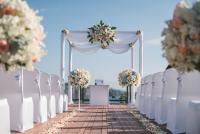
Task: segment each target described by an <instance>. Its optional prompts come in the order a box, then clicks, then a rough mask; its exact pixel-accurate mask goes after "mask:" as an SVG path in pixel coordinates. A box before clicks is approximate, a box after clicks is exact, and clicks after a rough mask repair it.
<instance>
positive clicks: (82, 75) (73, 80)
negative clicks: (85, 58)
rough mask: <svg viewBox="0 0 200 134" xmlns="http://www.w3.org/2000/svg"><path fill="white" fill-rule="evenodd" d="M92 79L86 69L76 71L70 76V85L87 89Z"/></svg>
mask: <svg viewBox="0 0 200 134" xmlns="http://www.w3.org/2000/svg"><path fill="white" fill-rule="evenodd" d="M89 79H90V74H89V72H88V71H86V70H84V69H75V70H73V71H72V72H71V73H70V75H69V81H70V84H71V85H72V86H74V87H85V86H86V85H87V84H88V82H89Z"/></svg>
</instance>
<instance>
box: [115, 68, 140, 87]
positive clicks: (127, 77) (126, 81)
mask: <svg viewBox="0 0 200 134" xmlns="http://www.w3.org/2000/svg"><path fill="white" fill-rule="evenodd" d="M140 80H141V77H140V74H139V73H136V72H135V71H133V70H132V69H126V70H124V71H122V72H121V73H119V76H118V81H119V85H120V86H122V87H124V86H138V85H139V84H140Z"/></svg>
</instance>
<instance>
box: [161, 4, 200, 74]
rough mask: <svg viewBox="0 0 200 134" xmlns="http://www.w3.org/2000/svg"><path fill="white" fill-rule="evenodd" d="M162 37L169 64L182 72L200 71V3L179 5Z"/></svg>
mask: <svg viewBox="0 0 200 134" xmlns="http://www.w3.org/2000/svg"><path fill="white" fill-rule="evenodd" d="M162 35H163V36H164V40H163V41H162V44H163V49H164V56H165V57H166V59H167V60H168V62H169V64H171V65H172V66H174V67H175V68H177V70H179V71H181V72H185V71H192V70H194V69H196V70H198V71H200V1H195V3H193V4H192V5H189V4H188V3H187V2H185V1H181V2H180V3H178V4H177V6H176V8H175V10H174V14H173V18H172V19H171V20H169V21H167V27H166V28H165V29H164V30H163V33H162Z"/></svg>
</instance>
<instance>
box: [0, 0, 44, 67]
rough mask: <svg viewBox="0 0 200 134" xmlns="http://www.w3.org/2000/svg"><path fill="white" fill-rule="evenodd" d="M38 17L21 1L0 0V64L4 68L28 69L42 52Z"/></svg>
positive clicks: (42, 34) (39, 19)
mask: <svg viewBox="0 0 200 134" xmlns="http://www.w3.org/2000/svg"><path fill="white" fill-rule="evenodd" d="M41 20H42V18H41V17H39V16H37V13H36V12H35V11H33V10H32V9H31V8H30V7H29V6H28V4H27V2H26V1H24V0H1V1H0V64H1V65H3V67H4V68H5V69H6V70H14V69H17V68H20V67H26V68H28V69H30V68H32V65H33V63H35V62H37V61H39V60H40V58H41V57H42V56H43V55H44V54H45V52H44V50H43V49H44V46H43V42H42V41H43V39H44V37H45V33H44V31H43V27H42V25H41V24H40V22H41Z"/></svg>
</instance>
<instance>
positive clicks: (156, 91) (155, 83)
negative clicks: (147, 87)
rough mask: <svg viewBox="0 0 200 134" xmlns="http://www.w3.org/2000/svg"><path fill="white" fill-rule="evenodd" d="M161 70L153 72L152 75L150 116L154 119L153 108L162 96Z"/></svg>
mask: <svg viewBox="0 0 200 134" xmlns="http://www.w3.org/2000/svg"><path fill="white" fill-rule="evenodd" d="M162 80H163V72H158V73H155V74H154V75H153V76H152V95H151V102H150V103H151V107H150V118H151V119H155V116H156V115H155V111H156V110H155V109H156V107H157V101H158V100H159V99H160V98H161V96H162V88H163V81H162Z"/></svg>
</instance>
